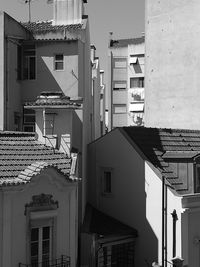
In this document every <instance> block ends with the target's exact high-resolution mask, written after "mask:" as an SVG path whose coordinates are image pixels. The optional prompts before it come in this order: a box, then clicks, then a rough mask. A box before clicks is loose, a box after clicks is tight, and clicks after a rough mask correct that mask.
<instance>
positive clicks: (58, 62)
mask: <svg viewBox="0 0 200 267" xmlns="http://www.w3.org/2000/svg"><path fill="white" fill-rule="evenodd" d="M54 69H55V70H63V69H64V56H63V54H57V55H55V58H54Z"/></svg>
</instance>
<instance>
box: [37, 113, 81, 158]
mask: <svg viewBox="0 0 200 267" xmlns="http://www.w3.org/2000/svg"><path fill="white" fill-rule="evenodd" d="M82 112H83V111H82V110H73V109H46V113H47V114H50V113H52V114H54V115H52V116H54V123H53V131H52V130H46V136H47V137H49V138H50V139H48V138H44V132H43V129H44V119H43V111H42V110H41V109H40V110H36V124H35V125H36V133H37V138H38V140H39V141H41V142H43V143H46V145H49V146H54V145H56V147H57V148H58V149H60V150H61V151H62V152H64V153H66V154H68V155H69V154H70V153H71V148H72V147H73V148H76V149H78V151H79V152H81V151H82V127H83V126H82ZM49 116H51V115H46V116H45V117H46V119H47V120H48V119H49V118H48V117H49ZM52 116H51V117H52ZM53 136H55V140H54V139H52V137H53Z"/></svg>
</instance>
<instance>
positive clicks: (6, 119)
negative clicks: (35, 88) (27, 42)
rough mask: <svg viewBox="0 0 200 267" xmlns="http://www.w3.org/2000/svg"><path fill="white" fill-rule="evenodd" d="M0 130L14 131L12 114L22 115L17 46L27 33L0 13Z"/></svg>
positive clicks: (27, 35) (14, 21)
mask: <svg viewBox="0 0 200 267" xmlns="http://www.w3.org/2000/svg"><path fill="white" fill-rule="evenodd" d="M0 34H1V38H0V39H1V42H0V53H1V54H0V58H1V65H0V72H1V75H0V96H1V97H0V99H1V104H0V111H1V112H0V129H1V130H15V127H14V112H18V113H19V115H21V113H22V106H21V88H20V86H21V84H20V81H19V80H17V46H18V44H20V40H21V39H23V38H24V39H27V38H28V37H29V34H28V32H27V31H26V30H25V29H24V28H23V27H22V26H21V25H20V24H19V23H18V22H17V21H16V20H14V19H13V18H12V17H10V16H9V15H7V14H6V13H4V12H2V13H0Z"/></svg>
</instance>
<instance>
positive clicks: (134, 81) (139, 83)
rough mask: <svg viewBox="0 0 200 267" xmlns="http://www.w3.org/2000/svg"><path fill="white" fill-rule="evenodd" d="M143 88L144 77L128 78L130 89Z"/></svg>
mask: <svg viewBox="0 0 200 267" xmlns="http://www.w3.org/2000/svg"><path fill="white" fill-rule="evenodd" d="M136 87H140V88H141V87H144V77H140V78H130V88H136Z"/></svg>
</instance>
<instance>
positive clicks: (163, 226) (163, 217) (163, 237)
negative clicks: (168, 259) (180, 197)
mask: <svg viewBox="0 0 200 267" xmlns="http://www.w3.org/2000/svg"><path fill="white" fill-rule="evenodd" d="M164 210H165V178H164V177H162V267H164V262H165V260H164V256H165V254H164V253H165V214H164Z"/></svg>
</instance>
